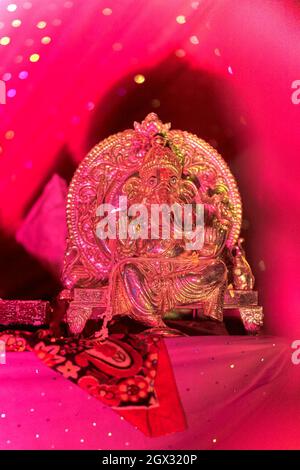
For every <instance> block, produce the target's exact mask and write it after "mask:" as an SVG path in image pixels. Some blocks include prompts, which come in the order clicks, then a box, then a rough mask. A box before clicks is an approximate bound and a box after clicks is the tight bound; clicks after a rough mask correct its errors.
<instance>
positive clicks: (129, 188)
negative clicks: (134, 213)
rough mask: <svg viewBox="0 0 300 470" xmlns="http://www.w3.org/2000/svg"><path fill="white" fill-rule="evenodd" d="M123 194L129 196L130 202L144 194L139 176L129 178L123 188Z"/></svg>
mask: <svg viewBox="0 0 300 470" xmlns="http://www.w3.org/2000/svg"><path fill="white" fill-rule="evenodd" d="M122 192H123V194H125V196H127V198H128V200H129V201H130V200H133V199H135V198H136V196H137V195H138V194H140V193H141V192H142V181H141V179H140V178H139V177H138V176H132V177H131V178H129V179H128V180H127V181H126V183H125V184H124V186H123V188H122Z"/></svg>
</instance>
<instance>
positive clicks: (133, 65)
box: [0, 0, 300, 336]
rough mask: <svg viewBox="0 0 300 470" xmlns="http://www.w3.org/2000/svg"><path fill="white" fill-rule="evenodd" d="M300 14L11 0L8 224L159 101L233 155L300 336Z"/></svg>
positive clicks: (3, 74) (269, 307) (270, 275)
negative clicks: (299, 86)
mask: <svg viewBox="0 0 300 470" xmlns="http://www.w3.org/2000/svg"><path fill="white" fill-rule="evenodd" d="M10 4H11V5H12V7H11V6H10V7H9V5H10ZM16 20H19V23H18V22H17V23H16ZM299 21H300V9H299V6H297V2H294V1H292V0H285V1H283V2H279V1H276V0H274V1H270V2H261V1H260V0H243V1H242V2H241V1H240V0H230V1H228V2H224V1H223V0H202V1H201V2H195V1H191V0H168V1H164V2H162V1H161V0H152V1H151V2H145V1H144V0H134V1H132V0H114V1H113V2H112V1H106V0H105V1H104V0H103V1H102V0H101V1H99V0H89V1H88V2H87V1H83V0H73V1H66V0H56V1H55V2H54V1H53V0H43V1H42V0H31V1H30V2H28V1H25V0H15V2H13V3H11V2H10V1H9V0H5V1H2V2H0V79H2V80H4V81H5V84H6V90H7V99H6V104H1V105H0V152H1V175H0V223H1V229H2V231H3V234H4V236H6V235H7V234H11V235H12V236H14V235H15V232H16V230H17V229H18V228H19V227H20V226H21V224H22V221H23V220H24V217H25V216H26V214H27V213H28V209H30V208H31V207H32V204H33V202H34V199H35V198H36V196H37V195H38V194H40V192H41V191H42V189H43V187H44V185H45V183H46V182H47V181H49V179H50V178H51V176H52V175H53V174H54V172H55V171H56V172H57V171H58V168H59V169H60V171H62V172H65V173H68V174H69V175H70V173H72V171H74V169H75V167H76V166H77V164H78V163H79V162H80V161H81V160H82V158H83V157H84V155H85V154H86V153H87V151H88V150H89V149H90V148H91V147H92V145H93V144H95V143H96V142H97V141H98V140H100V139H101V138H104V137H107V136H108V135H110V134H111V133H113V132H116V131H121V130H123V129H124V128H131V127H132V123H133V121H134V120H140V119H143V118H144V116H145V115H146V114H147V113H148V112H150V111H154V112H157V113H158V114H159V115H160V117H161V119H162V120H163V121H165V122H168V121H171V122H172V127H173V128H179V129H186V130H188V131H192V132H194V133H196V134H198V135H199V136H200V137H203V138H204V139H206V140H208V141H209V142H210V143H211V144H212V145H214V146H215V147H216V148H217V149H218V150H219V151H220V153H221V154H222V155H224V157H225V159H226V160H227V161H228V163H229V165H230V167H231V169H232V171H233V173H234V174H235V176H236V177H237V180H238V183H239V186H240V189H241V193H242V198H243V203H244V209H245V210H244V218H245V223H244V233H243V236H244V237H245V239H246V249H247V252H248V258H249V260H250V263H251V265H252V268H253V270H254V274H255V275H256V278H257V288H258V290H259V292H260V295H261V303H262V304H263V305H264V307H265V312H266V325H267V328H268V332H270V333H272V334H277V335H283V336H284V335H288V334H290V332H291V331H294V332H295V335H296V334H297V333H298V334H299V333H300V321H299V318H300V317H299V315H295V312H296V311H298V307H299V303H300V299H299V295H300V294H299V292H300V291H299V288H298V284H299V275H298V271H299V265H300V258H299V255H300V252H299V243H298V238H299V237H298V234H299V229H300V227H299V220H300V219H299V217H297V214H298V213H299V152H300V138H299V113H300V104H299V103H298V104H297V99H296V100H294V101H293V100H292V95H293V93H297V91H296V90H295V88H293V87H292V84H293V83H294V82H296V81H297V80H300V76H299V66H300V28H299ZM20 22H21V23H20ZM45 38H46V39H45ZM47 38H48V39H47ZM37 59H38V60H37ZM139 75H142V76H143V77H144V80H143V79H142V80H140V78H139ZM297 96H298V98H299V94H296V95H295V98H297ZM299 101H300V100H299ZM51 220H52V219H51V217H50V219H49V230H51ZM52 229H53V230H54V233H55V229H54V227H53V226H52ZM10 265H11V263H10ZM16 269H17V267H16ZM5 272H6V270H4V273H3V275H2V278H5ZM23 277H24V278H25V273H24V274H23ZM6 282H7V279H5V283H6ZM11 282H13V279H12V281H11ZM2 283H4V280H3V281H2ZM1 289H2V288H1ZM1 289H0V296H1V297H5V296H6V295H7V293H6V291H5V292H1ZM12 291H13V288H12V287H10V288H9V289H8V295H11V294H10V292H12ZM32 291H33V290H32ZM22 292H24V290H23V291H22ZM283 311H284V314H282V312H283Z"/></svg>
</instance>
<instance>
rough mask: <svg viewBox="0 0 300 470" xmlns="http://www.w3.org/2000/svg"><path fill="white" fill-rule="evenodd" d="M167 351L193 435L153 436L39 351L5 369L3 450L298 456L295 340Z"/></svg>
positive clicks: (199, 340) (0, 417) (195, 340)
mask: <svg viewBox="0 0 300 470" xmlns="http://www.w3.org/2000/svg"><path fill="white" fill-rule="evenodd" d="M164 343H165V345H166V348H167V351H168V354H169V357H170V360H171V364H172V367H173V372H174V375H175V380H176V383H177V389H178V392H179V396H180V399H181V403H182V407H183V410H184V414H185V416H186V420H187V429H186V430H185V431H182V432H175V433H173V434H169V435H165V436H161V437H157V438H153V437H152V438H151V437H147V436H145V434H144V433H142V432H141V431H140V430H138V429H136V428H135V426H132V425H131V424H130V423H128V422H127V421H126V420H125V419H122V417H121V416H120V414H118V413H116V412H115V411H114V410H112V409H111V407H109V406H108V405H105V404H104V403H102V402H100V401H99V400H97V399H95V397H93V396H91V395H90V394H88V393H86V391H85V390H83V389H81V388H80V387H78V386H76V385H75V384H73V383H72V382H70V381H69V380H66V379H65V378H64V377H63V376H62V375H61V374H58V373H57V372H55V371H54V370H52V369H51V368H49V367H47V366H46V365H45V364H43V363H42V362H41V361H40V360H39V359H38V357H37V356H36V355H35V354H34V353H33V352H24V353H16V352H15V353H7V358H6V359H7V363H6V365H0V378H1V382H0V384H1V386H0V448H1V449H129V450H130V449H297V448H299V442H300V431H299V416H300V400H299V397H300V393H299V392H300V366H296V365H293V363H292V361H291V354H292V352H293V350H292V349H291V347H290V346H291V341H288V340H284V339H281V338H276V337H260V338H253V337H239V336H235V337H229V336H217V337H216V336H215V337H212V336H206V337H203V336H202V337H180V338H168V339H165V340H164ZM175 414H176V412H175V411H174V412H173V413H171V414H170V418H171V419H175Z"/></svg>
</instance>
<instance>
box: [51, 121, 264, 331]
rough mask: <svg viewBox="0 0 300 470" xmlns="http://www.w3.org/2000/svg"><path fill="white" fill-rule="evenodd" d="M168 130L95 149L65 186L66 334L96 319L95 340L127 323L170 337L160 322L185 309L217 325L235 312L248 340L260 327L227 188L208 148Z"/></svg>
mask: <svg viewBox="0 0 300 470" xmlns="http://www.w3.org/2000/svg"><path fill="white" fill-rule="evenodd" d="M170 127H171V126H170V124H163V123H162V122H161V121H160V120H159V119H158V117H157V116H156V115H155V114H154V113H151V114H149V115H148V116H147V117H146V118H145V120H144V121H143V122H142V123H135V124H134V129H132V130H126V131H124V132H120V133H118V134H115V135H113V136H111V137H109V138H107V139H105V140H104V141H102V142H100V143H99V144H98V145H96V146H95V147H94V148H93V149H92V151H91V152H90V153H89V154H88V155H87V157H86V158H85V159H84V160H83V161H82V163H81V165H80V166H79V168H78V169H77V171H76V173H75V175H74V177H73V180H72V182H71V186H70V189H69V196H68V203H67V222H68V232H69V237H68V240H67V250H66V254H65V263H64V271H63V283H64V286H65V290H64V291H63V292H62V293H61V295H60V298H61V299H64V300H65V301H67V304H68V309H67V315H66V319H67V323H68V325H69V329H70V331H71V333H73V334H79V333H81V332H82V331H83V329H84V327H85V324H86V322H87V320H89V319H98V320H99V319H101V320H102V323H101V326H100V329H99V331H97V332H96V333H95V336H96V337H98V338H100V339H105V338H106V337H107V335H108V334H109V324H110V322H113V321H114V319H115V318H116V317H120V316H127V317H129V318H131V319H133V320H135V321H137V322H139V323H140V324H142V325H144V327H145V331H146V332H148V333H155V334H159V335H163V336H173V335H177V334H180V333H179V332H178V331H177V330H174V329H172V328H170V327H168V326H167V324H166V318H168V316H169V315H170V312H173V311H176V309H177V310H180V309H189V308H190V309H192V310H193V312H195V311H196V312H199V315H198V317H199V319H200V317H201V318H202V319H203V318H204V319H210V320H212V321H215V322H222V321H223V312H224V308H229V307H232V308H233V307H235V308H238V309H239V312H240V314H241V317H242V320H243V323H244V326H245V328H246V330H248V331H249V332H257V331H258V330H259V328H260V326H261V324H262V309H261V307H259V306H258V305H257V295H256V292H255V291H253V284H254V278H253V275H252V272H251V268H250V266H249V264H248V262H247V261H246V258H245V254H244V251H243V248H242V246H241V241H242V240H241V239H240V238H239V234H240V227H241V220H242V206H241V200H240V195H239V192H238V189H237V185H236V182H235V179H234V177H233V175H232V174H231V172H230V170H229V168H228V166H227V165H226V163H225V162H224V160H223V159H222V157H221V156H220V155H219V154H218V153H217V152H216V151H215V150H214V149H213V148H212V147H211V146H210V145H208V144H207V143H206V142H204V141H203V140H201V139H199V138H198V137H196V136H194V135H192V134H189V133H188V132H183V131H177V130H171V129H170ZM120 201H121V202H124V201H126V208H125V211H124V210H123V209H124V207H122V206H120ZM153 209H154V210H153ZM183 221H184V222H188V223H187V227H186V226H185V225H184V224H183ZM196 316H197V315H196Z"/></svg>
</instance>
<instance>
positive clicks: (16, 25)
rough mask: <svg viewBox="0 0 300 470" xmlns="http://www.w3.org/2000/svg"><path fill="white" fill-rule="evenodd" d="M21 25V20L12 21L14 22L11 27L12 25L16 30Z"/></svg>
mask: <svg viewBox="0 0 300 470" xmlns="http://www.w3.org/2000/svg"><path fill="white" fill-rule="evenodd" d="M21 24H22V21H21V20H19V19H16V20H12V22H11V25H12V26H13V27H14V28H19V26H21Z"/></svg>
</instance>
